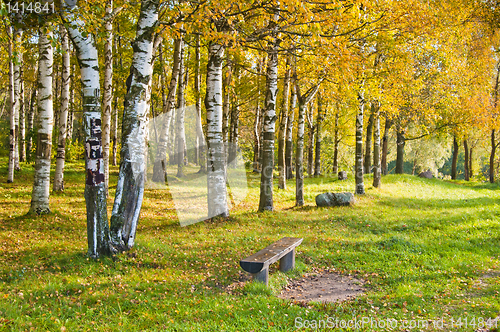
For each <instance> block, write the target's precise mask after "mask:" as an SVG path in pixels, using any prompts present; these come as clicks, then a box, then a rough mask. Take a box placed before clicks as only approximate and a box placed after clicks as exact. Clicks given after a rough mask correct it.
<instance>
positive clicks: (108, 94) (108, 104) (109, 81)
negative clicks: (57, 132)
mask: <svg viewBox="0 0 500 332" xmlns="http://www.w3.org/2000/svg"><path fill="white" fill-rule="evenodd" d="M112 12H113V0H108V1H107V3H106V15H108V16H109V15H111V13H112ZM104 29H105V31H106V32H105V33H106V41H105V43H104V87H103V88H104V91H103V101H102V104H103V105H102V107H103V112H102V152H103V153H102V161H103V163H104V187H105V191H106V196H107V195H108V187H109V142H110V133H111V108H112V103H113V20H112V18H108V19H107V20H106V22H105V23H104Z"/></svg>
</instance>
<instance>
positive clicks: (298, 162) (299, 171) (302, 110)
mask: <svg viewBox="0 0 500 332" xmlns="http://www.w3.org/2000/svg"><path fill="white" fill-rule="evenodd" d="M294 81H295V91H296V93H297V99H298V102H299V116H298V123H297V150H296V152H295V173H296V175H295V204H296V206H303V205H304V128H305V117H306V111H307V105H308V104H309V102H310V101H311V99H312V98H314V95H315V94H316V92H318V89H319V84H317V85H315V86H313V87H312V88H310V89H309V90H308V91H307V92H306V93H305V94H304V95H302V94H301V93H300V89H299V86H298V82H297V79H296V78H295V79H294Z"/></svg>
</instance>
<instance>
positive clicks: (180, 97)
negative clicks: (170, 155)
mask: <svg viewBox="0 0 500 332" xmlns="http://www.w3.org/2000/svg"><path fill="white" fill-rule="evenodd" d="M180 51H181V63H180V70H179V82H178V84H179V87H178V90H177V112H176V113H177V114H176V119H175V120H176V121H175V123H176V131H175V132H176V135H175V138H176V144H175V154H176V159H177V177H178V178H182V177H184V158H185V155H184V145H185V143H186V133H185V130H184V114H185V99H184V90H185V87H186V85H185V82H186V83H187V79H185V77H184V75H185V73H184V71H185V65H184V62H185V61H184V41H183V40H182V39H181V50H180Z"/></svg>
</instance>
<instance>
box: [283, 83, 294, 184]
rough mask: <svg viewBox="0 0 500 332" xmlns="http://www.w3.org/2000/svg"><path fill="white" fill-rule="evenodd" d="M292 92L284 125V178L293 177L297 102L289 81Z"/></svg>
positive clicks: (292, 85) (292, 84)
mask: <svg viewBox="0 0 500 332" xmlns="http://www.w3.org/2000/svg"><path fill="white" fill-rule="evenodd" d="M291 88H292V94H291V102H290V111H289V112H288V120H287V126H286V144H285V165H286V179H287V180H289V179H293V162H292V160H293V123H294V120H295V119H294V118H295V105H296V103H297V93H296V92H295V89H296V87H295V82H294V81H292V83H291Z"/></svg>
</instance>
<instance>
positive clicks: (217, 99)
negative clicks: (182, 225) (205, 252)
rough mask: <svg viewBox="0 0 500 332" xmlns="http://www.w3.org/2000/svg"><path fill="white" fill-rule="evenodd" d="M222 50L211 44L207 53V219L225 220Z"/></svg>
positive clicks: (215, 44) (227, 213)
mask: <svg viewBox="0 0 500 332" xmlns="http://www.w3.org/2000/svg"><path fill="white" fill-rule="evenodd" d="M223 56H224V46H222V45H220V44H218V43H215V42H212V43H211V44H210V46H209V49H208V64H207V91H206V96H205V107H206V110H207V171H208V181H207V189H208V195H207V196H208V197H207V200H208V215H209V217H216V216H221V217H228V216H229V211H228V208H227V188H226V158H225V153H224V141H223V135H222V117H223V114H222V113H223V110H222V58H223Z"/></svg>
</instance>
